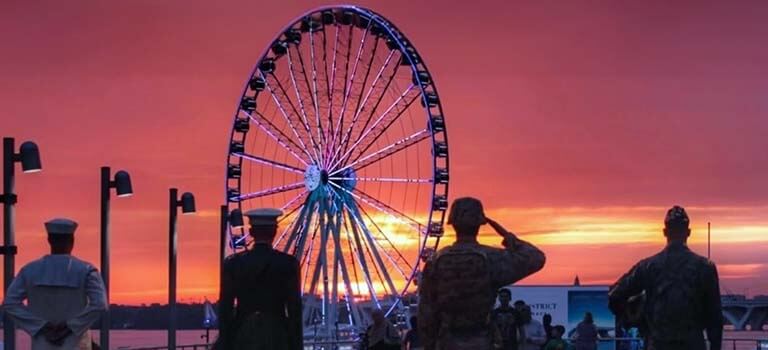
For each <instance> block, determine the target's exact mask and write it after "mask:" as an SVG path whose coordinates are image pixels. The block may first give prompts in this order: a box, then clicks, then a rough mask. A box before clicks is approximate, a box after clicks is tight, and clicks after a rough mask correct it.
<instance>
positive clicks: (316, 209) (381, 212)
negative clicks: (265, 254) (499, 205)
mask: <svg viewBox="0 0 768 350" xmlns="http://www.w3.org/2000/svg"><path fill="white" fill-rule="evenodd" d="M226 166H227V175H226V183H227V188H226V199H227V202H228V205H229V209H230V210H233V209H240V210H242V211H243V212H244V211H246V210H249V209H251V208H258V207H274V208H279V209H282V210H283V212H284V213H285V215H284V216H282V217H281V219H280V229H279V230H278V235H277V237H276V238H275V242H274V247H275V249H278V250H280V251H283V252H286V253H289V254H292V255H294V256H295V257H296V258H297V259H298V260H299V261H300V264H301V282H300V285H301V288H302V295H303V298H304V311H303V312H304V315H303V320H304V324H305V329H312V330H313V331H314V332H315V333H316V334H317V337H318V338H325V339H336V338H338V333H339V332H338V331H339V330H340V329H347V330H352V331H358V330H360V329H361V328H360V327H362V326H363V325H365V323H366V317H367V316H366V309H373V308H378V309H382V310H384V311H387V312H392V311H394V310H401V309H402V308H403V304H404V303H402V298H403V297H404V296H405V295H406V294H408V293H411V292H414V291H415V289H416V286H415V285H416V282H417V275H418V271H419V265H420V263H421V262H422V261H423V259H425V258H426V257H427V256H428V255H429V254H430V253H431V252H433V251H434V249H435V248H436V247H437V244H438V243H439V240H440V237H441V236H442V234H443V221H444V218H445V211H446V208H447V206H448V201H447V192H448V180H449V176H448V140H447V136H446V129H445V119H444V117H443V113H442V108H441V104H440V99H439V97H438V93H437V89H436V87H435V84H434V81H433V79H432V76H431V75H430V74H429V71H428V70H427V67H426V66H425V64H424V61H423V58H422V57H421V56H420V55H419V54H418V52H417V51H416V49H415V47H414V46H413V44H412V43H411V42H410V41H409V40H408V39H406V38H405V36H404V35H403V34H402V33H401V32H400V31H399V30H398V29H397V28H396V27H395V26H394V25H393V24H392V23H391V22H389V21H388V20H387V19H385V18H384V17H382V16H381V15H379V14H377V13H375V12H373V11H370V10H368V9H364V8H361V7H356V6H334V7H324V8H320V9H316V10H313V11H311V12H308V13H306V14H304V15H303V16H301V17H299V18H298V19H296V20H295V21H293V22H292V23H290V24H289V25H288V26H286V27H285V28H284V29H283V30H282V31H281V32H279V34H278V35H277V37H276V38H275V39H274V40H273V41H272V42H271V43H270V44H269V46H268V47H267V49H266V50H265V51H264V53H263V54H262V55H261V57H260V58H259V60H258V62H257V64H256V67H255V69H254V70H253V72H252V74H251V76H250V77H249V80H248V83H247V85H246V87H245V89H244V91H243V94H242V97H241V99H240V103H239V106H238V109H237V112H236V114H235V117H234V122H233V127H232V133H231V136H230V144H229V154H228V157H227V164H226ZM249 240H250V238H249V236H248V235H247V232H246V231H244V230H243V229H230V235H229V244H230V248H232V249H233V250H234V251H240V250H243V249H248V248H249V246H250V241H249ZM340 326H341V327H340Z"/></svg>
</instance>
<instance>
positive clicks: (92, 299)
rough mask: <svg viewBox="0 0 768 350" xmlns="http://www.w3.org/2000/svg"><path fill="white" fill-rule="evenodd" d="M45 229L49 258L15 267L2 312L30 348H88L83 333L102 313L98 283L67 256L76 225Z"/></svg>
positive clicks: (58, 222)
mask: <svg viewBox="0 0 768 350" xmlns="http://www.w3.org/2000/svg"><path fill="white" fill-rule="evenodd" d="M45 228H46V230H47V231H48V243H49V244H50V246H51V254H50V255H46V256H43V257H42V258H40V259H37V260H35V261H33V262H30V263H29V264H26V265H24V267H22V268H21V271H19V275H18V276H16V278H15V279H14V280H13V282H12V283H11V285H10V287H8V290H7V291H6V294H5V300H4V301H3V308H4V309H5V312H7V313H8V314H9V315H10V316H11V318H13V320H14V321H15V322H16V324H17V325H18V326H19V327H20V328H21V329H23V330H24V331H25V332H27V333H28V334H29V335H30V337H31V338H32V349H33V350H62V349H67V350H70V349H77V350H90V349H91V337H90V334H89V332H88V329H89V328H90V326H91V325H92V324H93V323H94V322H96V321H97V320H98V319H99V317H100V316H101V314H102V312H104V311H106V310H107V303H106V300H107V297H106V291H105V289H104V282H103V281H102V280H101V276H100V275H99V273H98V271H97V270H96V268H95V267H93V265H91V264H90V263H88V262H85V261H83V260H80V259H78V258H76V257H74V256H72V249H73V248H74V245H75V236H74V234H75V229H77V223H76V222H74V221H72V220H69V219H53V220H51V221H48V222H46V223H45ZM24 300H26V301H27V304H26V305H24Z"/></svg>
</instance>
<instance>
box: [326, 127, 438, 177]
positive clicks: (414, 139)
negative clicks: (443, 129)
mask: <svg viewBox="0 0 768 350" xmlns="http://www.w3.org/2000/svg"><path fill="white" fill-rule="evenodd" d="M431 136H432V133H430V131H429V129H424V130H421V131H419V132H417V133H415V134H413V135H410V136H408V137H405V138H403V139H400V140H397V141H395V143H393V144H391V145H389V146H386V147H384V148H382V149H380V150H378V151H376V152H373V153H371V154H369V155H367V156H365V157H362V158H359V159H357V160H355V161H353V162H352V163H349V164H347V165H346V166H344V167H343V168H341V169H339V170H334V171H333V173H332V174H331V175H335V174H338V173H340V172H342V171H344V170H347V169H350V168H351V169H354V170H355V171H359V170H361V169H363V168H365V167H367V166H369V165H371V164H374V163H376V162H378V161H381V160H382V159H385V158H387V157H391V156H392V155H394V154H397V153H398V152H400V151H403V150H405V149H408V148H409V147H411V146H413V145H416V144H418V143H419V142H421V141H423V140H426V139H429V138H430V137H431Z"/></svg>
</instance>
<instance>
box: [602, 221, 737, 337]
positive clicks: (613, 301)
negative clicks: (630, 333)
mask: <svg viewBox="0 0 768 350" xmlns="http://www.w3.org/2000/svg"><path fill="white" fill-rule="evenodd" d="M689 221H690V220H689V218H688V214H687V213H686V212H685V209H683V208H681V207H679V206H674V207H673V208H672V209H669V211H667V216H666V218H665V220H664V236H666V237H667V246H666V248H664V250H662V251H661V252H660V253H658V254H656V255H654V256H652V257H649V258H646V259H644V260H642V261H640V262H639V263H637V265H635V266H634V267H633V268H632V269H631V270H630V271H629V272H628V273H627V274H625V275H624V276H622V277H621V279H619V281H618V282H616V284H614V286H613V287H612V288H611V291H610V292H609V303H610V307H611V310H612V311H613V312H614V313H615V314H616V315H617V316H618V318H619V321H620V322H623V323H625V324H626V323H629V324H628V325H629V326H640V327H641V329H642V330H643V332H644V334H643V335H644V337H645V338H646V342H647V345H646V349H649V350H680V349H686V350H704V349H707V346H706V342H705V340H704V332H706V333H707V339H708V340H709V342H710V346H709V349H710V350H720V348H721V346H722V344H721V343H722V338H723V315H722V309H721V306H720V286H719V280H718V277H717V267H715V264H714V263H713V262H711V261H710V260H709V259H707V258H704V257H702V256H699V255H697V254H696V253H694V252H692V251H691V250H690V249H689V248H688V246H687V244H686V242H687V241H688V237H689V236H690V235H691V230H690V228H689ZM631 309H639V311H637V310H635V311H634V314H633V313H630V312H629V311H631ZM638 316H639V317H638ZM630 319H631V320H630Z"/></svg>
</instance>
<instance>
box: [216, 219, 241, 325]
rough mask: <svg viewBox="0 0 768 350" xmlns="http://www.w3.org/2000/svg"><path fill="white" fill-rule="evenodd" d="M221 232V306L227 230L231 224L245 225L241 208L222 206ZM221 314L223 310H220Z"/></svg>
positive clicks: (234, 226)
mask: <svg viewBox="0 0 768 350" xmlns="http://www.w3.org/2000/svg"><path fill="white" fill-rule="evenodd" d="M220 218H221V220H220V223H221V226H220V229H221V230H220V232H219V306H221V297H222V294H221V291H222V290H223V288H222V287H223V285H222V282H223V281H224V279H223V277H224V258H225V257H226V256H227V232H228V231H229V226H232V228H240V227H243V214H242V212H241V211H240V209H233V210H232V212H229V210H228V209H227V206H226V205H222V206H221V211H220ZM219 315H221V310H219Z"/></svg>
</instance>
